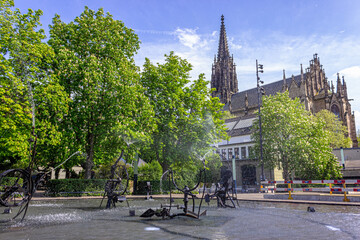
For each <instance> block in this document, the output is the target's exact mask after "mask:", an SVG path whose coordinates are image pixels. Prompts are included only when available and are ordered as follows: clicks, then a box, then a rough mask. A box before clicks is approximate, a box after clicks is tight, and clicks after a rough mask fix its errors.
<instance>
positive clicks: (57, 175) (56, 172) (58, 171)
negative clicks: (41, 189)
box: [55, 168, 60, 179]
mask: <svg viewBox="0 0 360 240" xmlns="http://www.w3.org/2000/svg"><path fill="white" fill-rule="evenodd" d="M59 173H60V168H57V169H55V179H59Z"/></svg>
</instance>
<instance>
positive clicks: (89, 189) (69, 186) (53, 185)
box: [46, 179, 107, 197]
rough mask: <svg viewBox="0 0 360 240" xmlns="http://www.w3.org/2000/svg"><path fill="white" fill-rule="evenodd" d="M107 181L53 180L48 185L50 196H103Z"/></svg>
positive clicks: (47, 192)
mask: <svg viewBox="0 0 360 240" xmlns="http://www.w3.org/2000/svg"><path fill="white" fill-rule="evenodd" d="M106 181H107V179H51V180H49V181H48V182H47V183H46V188H47V191H46V194H47V195H48V196H54V197H55V196H84V195H102V194H103V192H104V188H105V183H106Z"/></svg>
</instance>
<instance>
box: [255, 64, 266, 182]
mask: <svg viewBox="0 0 360 240" xmlns="http://www.w3.org/2000/svg"><path fill="white" fill-rule="evenodd" d="M259 73H264V65H262V64H258V60H257V59H256V80H257V92H258V108H259V136H260V162H261V181H264V180H265V176H264V162H263V146H262V131H261V111H260V107H261V96H262V95H264V94H265V91H264V88H263V87H261V86H260V84H263V83H264V82H263V81H261V80H260V77H259Z"/></svg>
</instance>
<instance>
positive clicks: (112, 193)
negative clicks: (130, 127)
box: [100, 151, 129, 209]
mask: <svg viewBox="0 0 360 240" xmlns="http://www.w3.org/2000/svg"><path fill="white" fill-rule="evenodd" d="M123 153H124V151H122V152H121V155H120V157H119V158H118V159H117V160H116V162H115V163H114V164H113V165H112V166H111V176H110V179H108V180H107V182H106V183H105V191H104V195H103V198H102V199H101V203H100V207H101V205H102V203H103V201H104V198H105V197H106V196H107V198H108V200H107V202H106V209H110V208H111V207H116V203H117V202H123V201H126V203H127V205H128V206H129V202H128V201H127V199H126V197H124V194H125V193H126V190H127V188H128V185H129V173H128V171H127V168H126V162H125V164H124V165H123V166H121V165H119V162H120V160H121V158H122V156H123ZM120 172H125V174H126V175H125V177H126V184H125V187H124V186H123V185H122V184H123V181H124V178H123V177H124V176H123V175H122V174H119V173H120Z"/></svg>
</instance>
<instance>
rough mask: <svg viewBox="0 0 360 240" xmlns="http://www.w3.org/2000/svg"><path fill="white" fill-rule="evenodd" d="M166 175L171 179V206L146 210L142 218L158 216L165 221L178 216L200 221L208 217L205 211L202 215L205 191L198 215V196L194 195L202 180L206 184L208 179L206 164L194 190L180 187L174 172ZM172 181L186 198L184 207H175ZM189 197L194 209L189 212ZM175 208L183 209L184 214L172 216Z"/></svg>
mask: <svg viewBox="0 0 360 240" xmlns="http://www.w3.org/2000/svg"><path fill="white" fill-rule="evenodd" d="M203 163H204V162H203ZM165 173H168V177H169V191H170V204H167V205H161V208H160V209H157V210H153V209H151V208H150V209H148V210H146V211H145V212H144V213H143V214H142V215H140V217H152V216H157V217H162V218H163V219H164V218H174V217H176V216H186V217H191V218H196V219H199V218H200V216H203V215H206V210H205V211H203V212H202V213H200V211H201V205H202V201H203V198H204V191H203V195H202V197H201V200H200V204H199V206H198V212H197V213H196V212H195V199H196V198H197V197H196V195H195V194H194V193H192V192H193V191H194V190H195V189H196V188H198V186H199V185H200V182H201V180H204V182H205V179H206V177H205V163H204V167H203V169H201V170H200V172H199V177H198V182H197V184H196V185H195V186H194V187H192V188H189V187H188V186H185V187H184V188H180V187H178V185H177V184H176V182H175V179H174V172H173V171H172V170H168V171H167V172H165ZM165 173H164V174H165ZM170 179H171V180H170ZM170 181H172V184H173V185H174V186H175V188H176V189H177V190H178V191H181V192H182V193H183V194H184V197H183V202H184V205H182V206H180V205H173V203H172V202H173V199H172V196H171V182H170ZM204 188H205V184H204ZM189 197H191V199H192V209H191V210H189ZM175 207H176V208H177V209H182V212H180V213H174V214H172V213H171V210H172V208H175Z"/></svg>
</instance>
